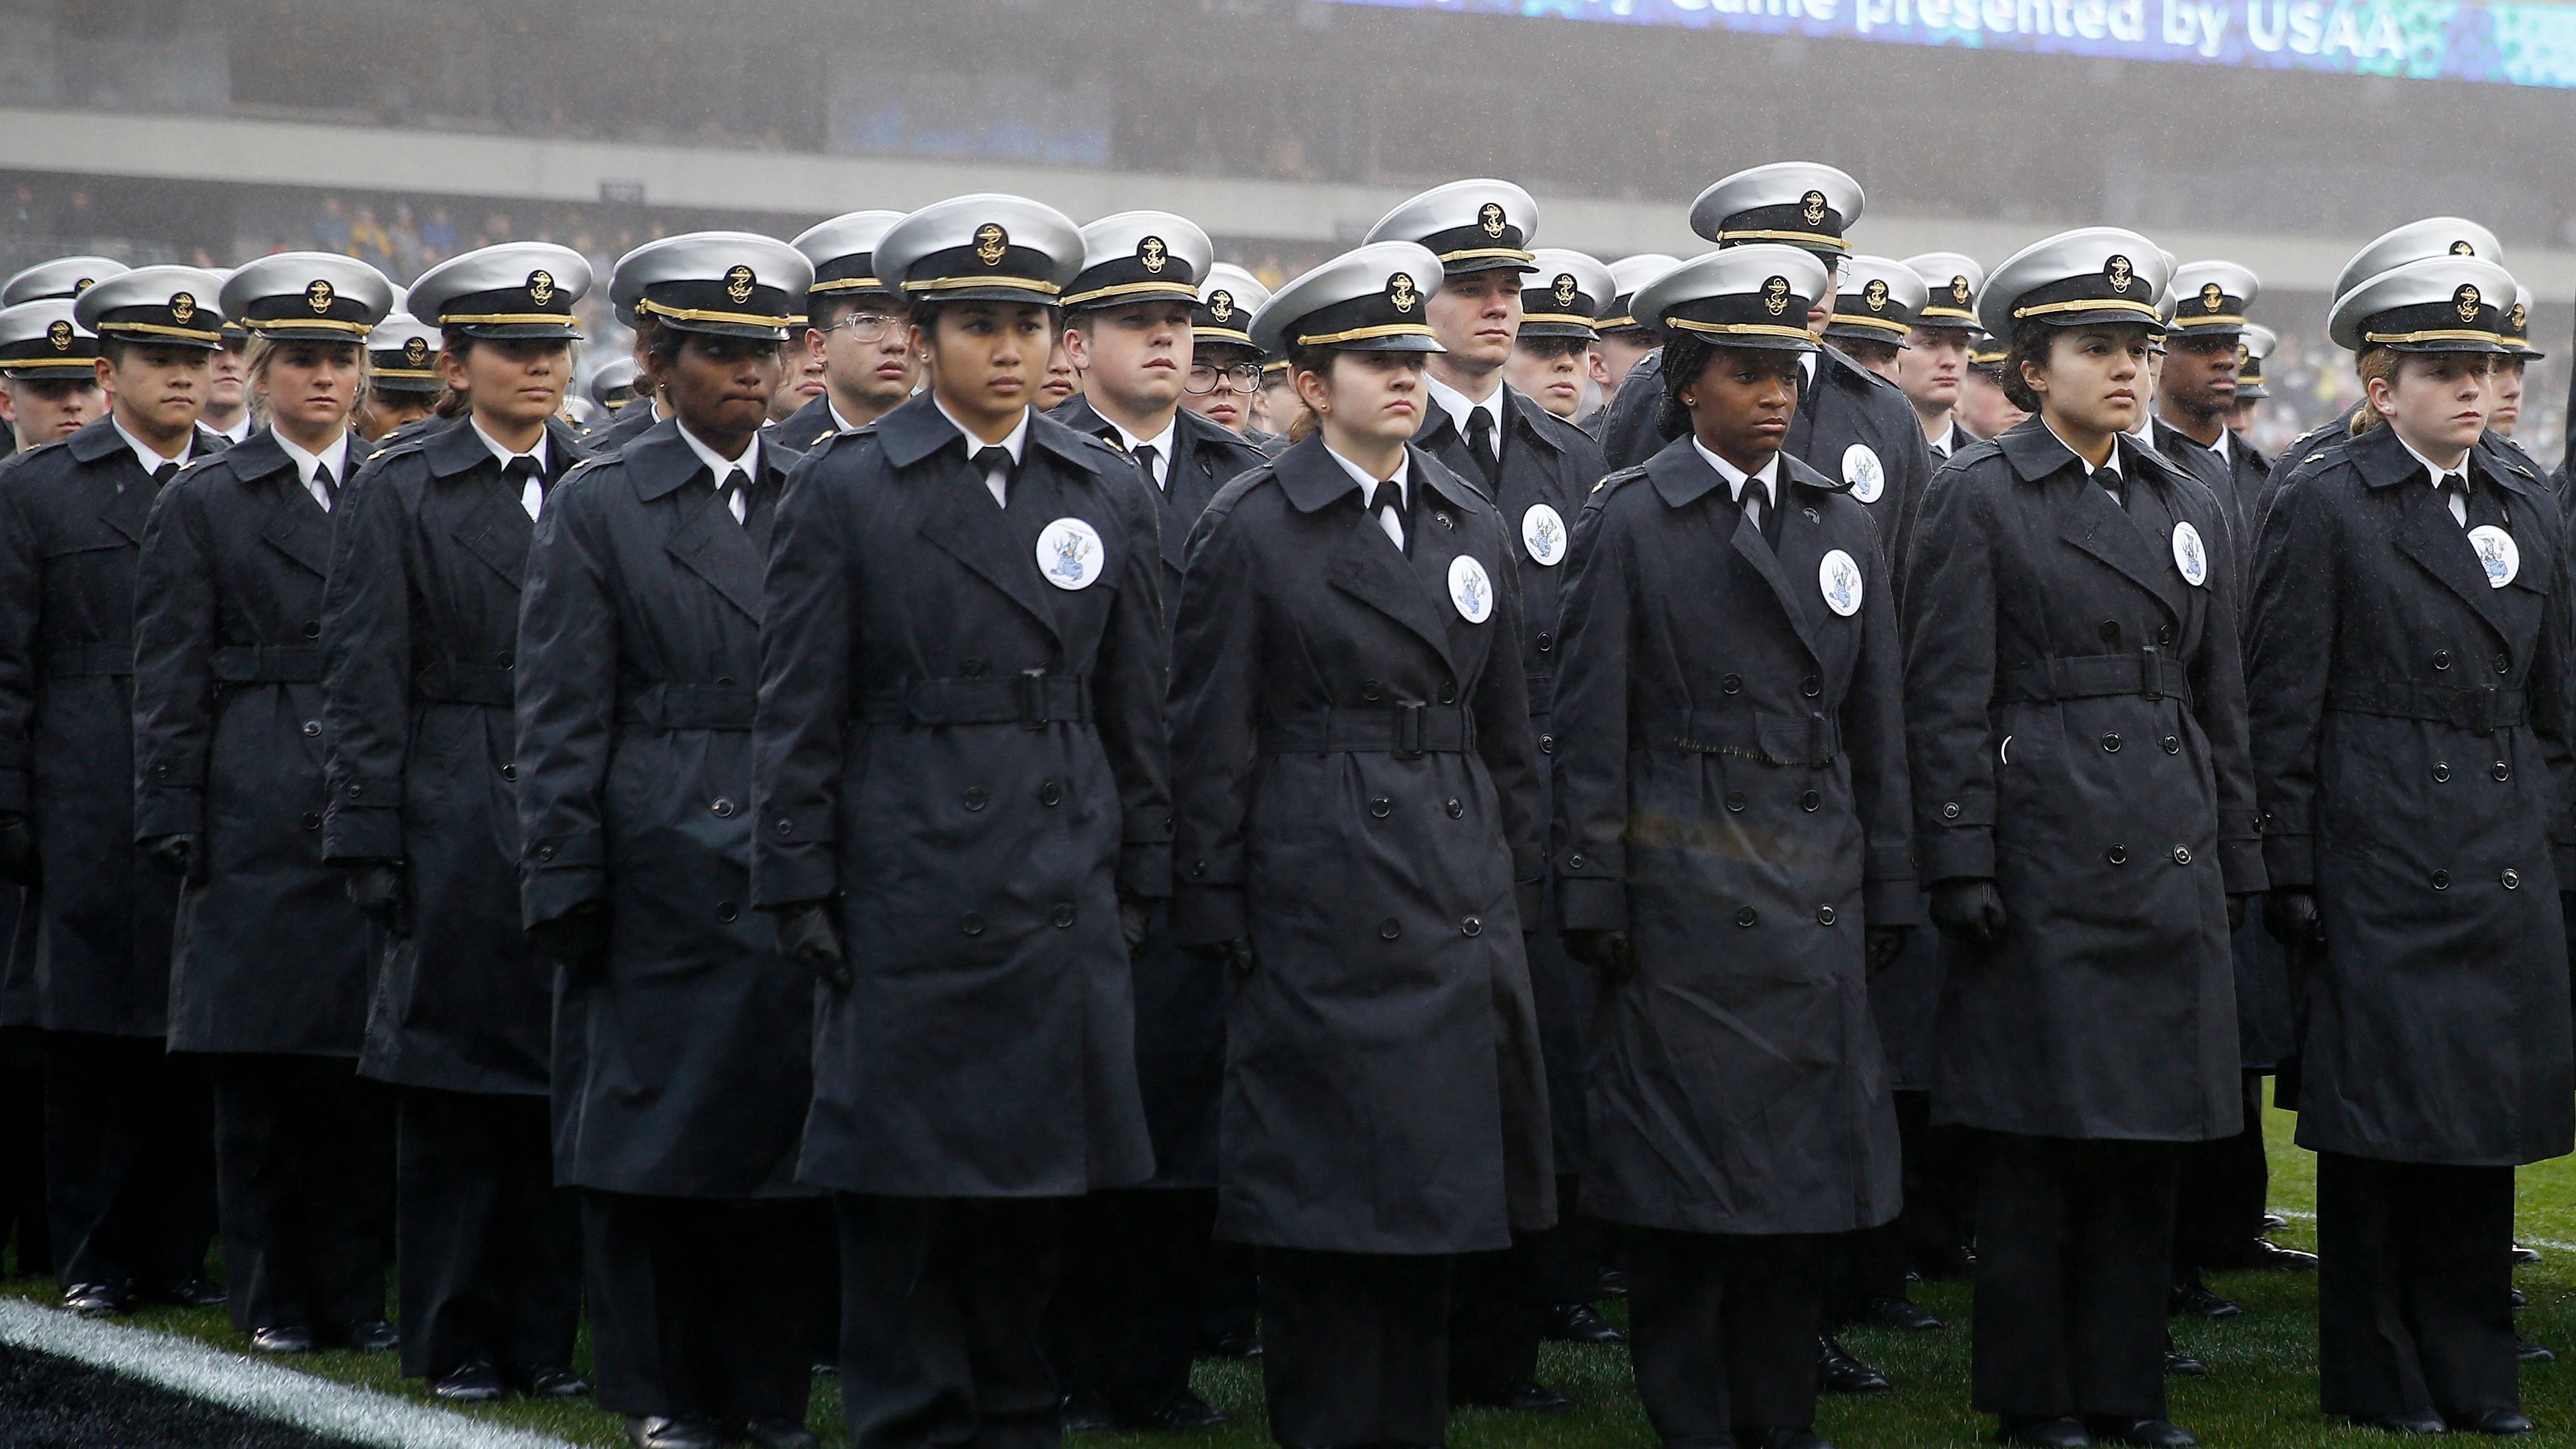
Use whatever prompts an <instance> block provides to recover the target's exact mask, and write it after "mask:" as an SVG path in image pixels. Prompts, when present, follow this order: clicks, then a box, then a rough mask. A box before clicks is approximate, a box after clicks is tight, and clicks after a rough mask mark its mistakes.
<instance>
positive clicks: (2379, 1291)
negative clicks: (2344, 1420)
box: [2317, 1152, 2521, 1418]
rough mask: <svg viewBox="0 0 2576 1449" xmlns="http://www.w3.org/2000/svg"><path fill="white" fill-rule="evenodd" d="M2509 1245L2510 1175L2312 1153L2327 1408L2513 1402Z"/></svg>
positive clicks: (2463, 1409)
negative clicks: (2314, 1176)
mask: <svg viewBox="0 0 2576 1449" xmlns="http://www.w3.org/2000/svg"><path fill="white" fill-rule="evenodd" d="M2512 1250H2513V1169H2512V1168H2510V1167H2441V1166H2434V1165H2431V1164H2426V1163H2414V1162H2378V1161H2374V1160H2372V1159H2369V1158H2363V1157H2346V1156H2344V1155H2342V1154H2341V1153H2335V1152H2320V1153H2318V1154H2317V1260H2318V1261H2317V1376H2318V1380H2319V1388H2320V1391H2321V1392H2320V1398H2321V1399H2322V1401H2323V1403H2324V1406H2325V1410H2326V1412H2327V1413H2330V1414H2354V1415H2365V1416H2369V1417H2374V1418H2376V1417H2382V1416H2385V1415H2389V1414H2397V1413H2404V1412H2408V1411H2413V1410H2422V1409H2433V1410H2436V1411H2438V1412H2440V1413H2441V1414H2442V1415H2443V1416H2445V1417H2459V1416H2463V1415H2466V1414H2470V1413H2475V1412H2477V1411H2479V1410H2482V1409H2512V1408H2517V1407H2519V1406H2520V1400H2521V1386H2520V1384H2519V1382H2518V1373H2517V1371H2518V1369H2519V1363H2518V1361H2517V1359H2516V1358H2515V1345H2514V1332H2513V1309H2512V1308H2511V1306H2510V1300H2511V1298H2512V1295H2513V1261H2512Z"/></svg>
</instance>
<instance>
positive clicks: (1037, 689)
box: [1020, 668, 1050, 730]
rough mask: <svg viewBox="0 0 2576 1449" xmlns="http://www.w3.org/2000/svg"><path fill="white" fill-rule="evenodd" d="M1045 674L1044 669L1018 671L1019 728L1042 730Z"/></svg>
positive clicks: (1045, 704) (1045, 702)
mask: <svg viewBox="0 0 2576 1449" xmlns="http://www.w3.org/2000/svg"><path fill="white" fill-rule="evenodd" d="M1046 686H1047V672H1046V670H1045V669H1044V668H1038V669H1023V670H1021V671H1020V728H1022V729H1024V730H1042V729H1045V728H1046V727H1047V725H1048V724H1049V723H1050V721H1049V720H1048V719H1047V698H1046Z"/></svg>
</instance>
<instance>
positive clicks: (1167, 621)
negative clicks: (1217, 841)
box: [1048, 395, 1264, 1188]
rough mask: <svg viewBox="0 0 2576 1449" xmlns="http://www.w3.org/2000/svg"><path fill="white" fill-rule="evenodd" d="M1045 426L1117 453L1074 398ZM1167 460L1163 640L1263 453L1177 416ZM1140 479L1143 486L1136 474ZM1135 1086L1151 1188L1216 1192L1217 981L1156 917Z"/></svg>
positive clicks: (1143, 967)
mask: <svg viewBox="0 0 2576 1449" xmlns="http://www.w3.org/2000/svg"><path fill="white" fill-rule="evenodd" d="M1048 416H1050V417H1052V418H1054V419H1055V420H1056V421H1057V422H1060V423H1062V424H1064V425H1065V426H1066V427H1069V428H1072V429H1074V430H1075V431H1076V432H1083V433H1089V434H1090V435H1091V436H1093V437H1095V438H1098V439H1100V440H1101V441H1102V442H1104V443H1108V444H1110V445H1111V446H1113V447H1115V446H1117V445H1118V442H1119V438H1118V432H1117V429H1115V428H1114V427H1112V426H1111V425H1110V424H1109V422H1108V420H1107V419H1105V418H1103V417H1101V416H1100V414H1099V412H1098V411H1097V410H1095V409H1094V408H1093V407H1092V406H1091V403H1090V401H1089V400H1088V399H1086V398H1083V397H1081V396H1079V395H1076V396H1074V397H1072V398H1068V399H1066V400H1065V402H1064V404H1063V406H1061V407H1058V408H1057V409H1055V411H1053V412H1052V413H1050V414H1048ZM1173 437H1174V442H1175V444H1176V446H1175V448H1174V449H1173V452H1174V457H1173V458H1172V460H1171V466H1170V467H1169V468H1168V469H1166V470H1165V477H1164V480H1163V486H1161V487H1160V488H1157V487H1155V486H1154V484H1153V482H1152V480H1150V479H1147V480H1145V485H1144V486H1145V488H1146V492H1147V496H1149V497H1152V498H1155V499H1156V500H1157V501H1158V503H1159V504H1160V515H1159V523H1160V526H1161V529H1162V553H1163V569H1162V597H1163V624H1164V631H1165V637H1166V638H1167V639H1168V638H1169V635H1170V628H1171V624H1172V617H1173V610H1174V609H1176V608H1178V607H1179V605H1180V602H1181V568H1182V564H1183V563H1184V562H1185V561H1186V559H1187V557H1188V552H1189V542H1190V528H1191V526H1192V525H1193V524H1195V523H1197V522H1198V519H1199V514H1200V513H1202V512H1204V511H1205V510H1206V508H1207V506H1208V501H1209V500H1210V499H1212V498H1214V497H1216V493H1217V490H1218V489H1220V488H1222V487H1224V486H1225V485H1226V484H1227V483H1229V482H1231V481H1233V480H1234V479H1235V478H1236V477H1237V476H1239V475H1241V474H1243V473H1245V472H1248V471H1250V470H1251V469H1254V468H1257V467H1259V466H1261V464H1262V462H1263V461H1264V459H1263V456H1262V453H1261V450H1260V449H1258V448H1255V447H1254V446H1253V445H1252V444H1251V443H1248V442H1246V441H1245V440H1244V439H1243V438H1242V437H1240V436H1238V435H1237V434H1236V433H1235V432H1234V431H1233V430H1232V429H1230V428H1228V427H1226V426H1225V425H1223V424H1221V423H1212V422H1209V421H1208V420H1207V419H1206V418H1203V417H1200V416H1199V415H1198V414H1196V413H1193V412H1191V411H1190V410H1189V409H1187V408H1183V409H1181V410H1180V412H1179V413H1178V414H1177V415H1176V417H1175V419H1174V435H1173ZM1138 471H1139V474H1140V476H1141V473H1142V469H1141V468H1140V469H1139V470H1138ZM1134 976H1135V981H1136V1085H1137V1088H1138V1089H1139V1090H1140V1091H1141V1092H1142V1093H1143V1094H1144V1098H1145V1123H1146V1126H1147V1127H1149V1128H1150V1129H1152V1133H1153V1138H1154V1180H1153V1182H1152V1184H1151V1185H1152V1186H1155V1187H1192V1188H1212V1187H1214V1186H1216V1137H1217V1110H1218V1100H1219V1097H1220V1096H1221V1094H1222V1092H1223V1089H1224V1083H1225V979H1224V975H1223V973H1221V972H1216V971H1211V970H1209V969H1207V965H1206V963H1205V962H1203V961H1201V960H1200V959H1199V958H1198V957H1197V956H1196V955H1194V954H1192V953H1191V952H1189V951H1185V950H1183V949H1181V945H1180V943H1179V942H1178V941H1175V940H1173V939H1172V931H1171V920H1170V916H1169V914H1168V913H1158V914H1157V915H1156V917H1155V919H1154V925H1153V929H1152V930H1151V931H1150V932H1148V933H1147V934H1146V937H1145V943H1144V945H1142V946H1140V947H1139V948H1137V951H1136V961H1135V967H1134Z"/></svg>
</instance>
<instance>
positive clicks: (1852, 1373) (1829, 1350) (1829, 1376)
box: [1816, 1333, 1896, 1394]
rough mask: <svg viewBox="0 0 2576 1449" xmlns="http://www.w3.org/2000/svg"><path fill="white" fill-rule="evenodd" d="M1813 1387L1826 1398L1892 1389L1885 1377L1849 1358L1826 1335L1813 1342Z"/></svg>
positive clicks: (1844, 1350)
mask: <svg viewBox="0 0 2576 1449" xmlns="http://www.w3.org/2000/svg"><path fill="white" fill-rule="evenodd" d="M1816 1387H1817V1389H1818V1390H1820V1391H1821V1392H1824V1393H1828V1394H1886V1393H1893V1392H1895V1390H1896V1385H1894V1384H1892V1383H1890V1382H1888V1379H1887V1375H1885V1374H1883V1373H1880V1372H1879V1371H1878V1370H1876V1369H1874V1368H1871V1367H1870V1366H1869V1365H1868V1364H1865V1363H1862V1362H1861V1361H1860V1360H1859V1359H1856V1358H1854V1357H1852V1356H1851V1350H1849V1349H1846V1348H1844V1347H1843V1346H1842V1345H1841V1344H1840V1343H1837V1342H1835V1340H1834V1336H1833V1335H1832V1334H1830V1333H1828V1334H1823V1335H1820V1336H1819V1337H1818V1338H1817V1339H1816Z"/></svg>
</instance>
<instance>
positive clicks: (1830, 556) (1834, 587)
mask: <svg viewBox="0 0 2576 1449" xmlns="http://www.w3.org/2000/svg"><path fill="white" fill-rule="evenodd" d="M1816 587H1817V588H1819V589H1821V590H1823V591H1824V595H1825V607H1826V608H1828V609H1831V610H1833V611H1834V612H1835V613H1837V614H1840V615H1842V616H1843V617H1844V618H1846V619H1848V618H1850V617H1851V616H1852V615H1854V614H1857V613H1859V612H1860V565H1859V564H1856V563H1854V562H1852V556H1851V555H1850V554H1847V553H1845V552H1843V551H1842V550H1841V549H1834V550H1831V551H1830V552H1828V553H1827V554H1826V555H1825V560H1824V562H1822V563H1820V564H1818V565H1816Z"/></svg>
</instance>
